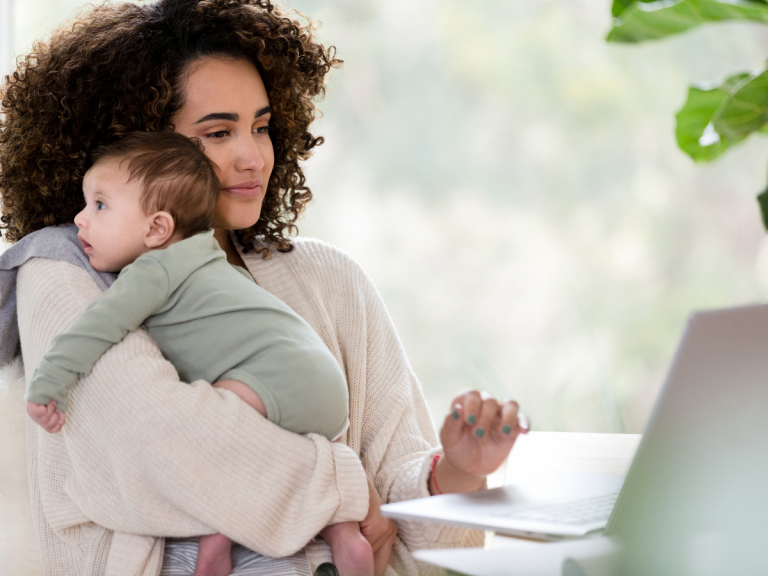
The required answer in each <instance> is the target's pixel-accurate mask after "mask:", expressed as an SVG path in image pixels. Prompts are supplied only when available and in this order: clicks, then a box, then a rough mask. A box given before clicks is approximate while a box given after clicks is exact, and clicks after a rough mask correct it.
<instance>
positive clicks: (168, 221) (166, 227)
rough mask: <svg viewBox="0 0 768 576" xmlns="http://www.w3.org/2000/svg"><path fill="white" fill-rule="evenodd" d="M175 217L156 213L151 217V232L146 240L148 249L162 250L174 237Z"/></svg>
mask: <svg viewBox="0 0 768 576" xmlns="http://www.w3.org/2000/svg"><path fill="white" fill-rule="evenodd" d="M174 228H175V226H174V222H173V216H171V215H170V214H168V212H164V211H160V212H155V213H154V214H152V215H151V216H150V217H149V232H147V235H146V237H145V238H144V245H145V246H146V247H147V248H161V247H163V246H164V245H165V244H166V243H167V242H168V241H169V240H170V239H171V238H172V237H173V232H174Z"/></svg>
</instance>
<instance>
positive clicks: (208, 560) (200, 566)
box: [192, 534, 232, 576]
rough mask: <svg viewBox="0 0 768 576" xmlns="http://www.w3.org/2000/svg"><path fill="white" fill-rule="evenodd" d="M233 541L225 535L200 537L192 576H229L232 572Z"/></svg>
mask: <svg viewBox="0 0 768 576" xmlns="http://www.w3.org/2000/svg"><path fill="white" fill-rule="evenodd" d="M231 550H232V540H230V539H229V538H227V537H226V536H224V535H223V534H209V535H207V536H200V542H199V544H198V546H197V564H196V565H195V572H194V574H192V576H228V575H229V574H230V573H231V572H232V556H231Z"/></svg>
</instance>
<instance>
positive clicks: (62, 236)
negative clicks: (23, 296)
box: [0, 224, 117, 366]
mask: <svg viewBox="0 0 768 576" xmlns="http://www.w3.org/2000/svg"><path fill="white" fill-rule="evenodd" d="M30 258H49V259H51V260H59V261H61V262H67V263H69V264H74V265H75V266H80V268H82V269H83V270H86V271H87V272H88V273H89V274H90V275H91V277H92V278H93V279H94V280H95V281H96V284H98V285H99V288H101V289H102V290H106V289H107V288H109V287H110V286H111V285H112V282H114V281H115V278H117V274H110V273H109V272H98V271H96V270H94V269H93V268H92V267H91V264H90V262H89V261H88V256H87V255H86V254H85V252H83V246H82V244H80V241H79V240H78V239H77V226H75V225H74V224H66V225H63V226H51V227H49V228H43V229H42V230H38V231H37V232H33V233H32V234H29V235H27V236H25V237H24V238H22V239H21V240H19V241H18V242H17V243H16V244H14V245H13V246H11V247H10V248H8V249H7V250H6V251H5V252H3V253H2V254H0V366H2V365H3V364H5V363H7V362H10V361H11V359H12V358H13V357H14V356H16V355H17V354H19V352H20V350H19V322H18V318H17V316H16V274H17V273H18V271H19V267H20V266H21V265H22V264H24V263H25V262H26V261H27V260H29V259H30Z"/></svg>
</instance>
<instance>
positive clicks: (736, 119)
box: [606, 0, 768, 229]
mask: <svg viewBox="0 0 768 576" xmlns="http://www.w3.org/2000/svg"><path fill="white" fill-rule="evenodd" d="M611 13H612V15H613V16H614V23H613V27H612V28H611V31H610V32H609V33H608V36H607V38H606V39H607V40H608V41H609V42H640V41H643V40H655V39H658V38H663V37H666V36H670V35H672V34H677V33H679V32H683V31H685V30H689V29H691V28H693V27H695V26H699V25H701V24H705V23H711V22H720V21H723V20H747V21H750V20H751V21H756V22H761V23H763V24H768V4H766V2H765V1H764V0H677V1H674V2H669V1H667V0H657V1H650V2H649V1H648V0H642V1H635V0H631V1H630V0H614V2H613V5H612V9H611ZM767 125H768V71H766V70H765V69H764V68H763V69H761V70H758V71H756V72H753V73H751V74H750V73H741V74H737V75H735V76H731V77H730V78H727V79H726V80H725V81H723V82H722V83H721V84H720V85H719V86H715V87H712V88H709V89H702V88H699V87H695V86H692V87H691V88H690V90H689V92H688V101H687V102H686V103H685V106H683V108H682V109H681V110H680V111H679V112H678V114H677V130H676V134H677V142H678V145H679V146H680V149H681V150H683V151H684V152H685V153H686V154H688V155H689V156H690V157H691V158H693V159H694V160H696V161H704V162H707V161H710V160H713V159H714V158H716V157H718V156H719V155H720V154H722V153H723V152H724V151H725V150H726V149H728V148H729V147H731V146H733V145H735V144H738V143H739V142H741V141H742V140H744V138H746V137H747V136H749V135H750V134H751V133H753V132H765V131H766V129H767ZM765 194H766V193H765V192H764V193H762V194H761V195H760V197H759V199H758V204H759V206H760V210H761V214H762V219H763V224H764V226H765V228H766V229H768V196H765Z"/></svg>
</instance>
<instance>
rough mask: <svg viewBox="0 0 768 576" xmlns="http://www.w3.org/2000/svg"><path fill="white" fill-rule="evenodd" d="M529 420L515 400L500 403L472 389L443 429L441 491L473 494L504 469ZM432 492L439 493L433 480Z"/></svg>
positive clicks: (439, 464)
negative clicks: (508, 456)
mask: <svg viewBox="0 0 768 576" xmlns="http://www.w3.org/2000/svg"><path fill="white" fill-rule="evenodd" d="M529 428H530V425H529V423H528V419H527V418H526V417H525V416H524V415H522V414H520V413H519V406H518V405H517V402H515V401H513V400H506V401H504V402H499V401H498V400H496V399H495V398H494V397H493V396H491V395H490V394H488V393H487V392H482V393H481V392H478V391H477V390H470V391H469V392H465V393H464V394H462V395H460V396H458V397H457V398H456V399H454V401H453V406H452V409H451V413H450V414H448V416H446V418H445V422H444V423H443V428H442V430H440V441H441V443H442V445H443V457H442V458H440V460H438V462H437V466H436V468H435V479H436V480H437V484H438V486H439V489H440V492H443V493H450V492H471V491H473V490H478V489H479V488H481V487H482V486H483V484H484V483H485V477H486V476H487V475H488V474H490V473H491V472H493V471H495V470H496V469H497V468H498V467H499V466H501V464H502V462H504V459H505V458H506V457H507V455H508V454H509V451H510V450H511V449H512V446H513V445H514V443H515V440H516V439H517V436H518V434H526V433H527V432H528V429H529ZM430 492H431V493H432V494H436V493H437V490H436V489H435V486H434V484H433V483H432V481H431V479H430Z"/></svg>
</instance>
